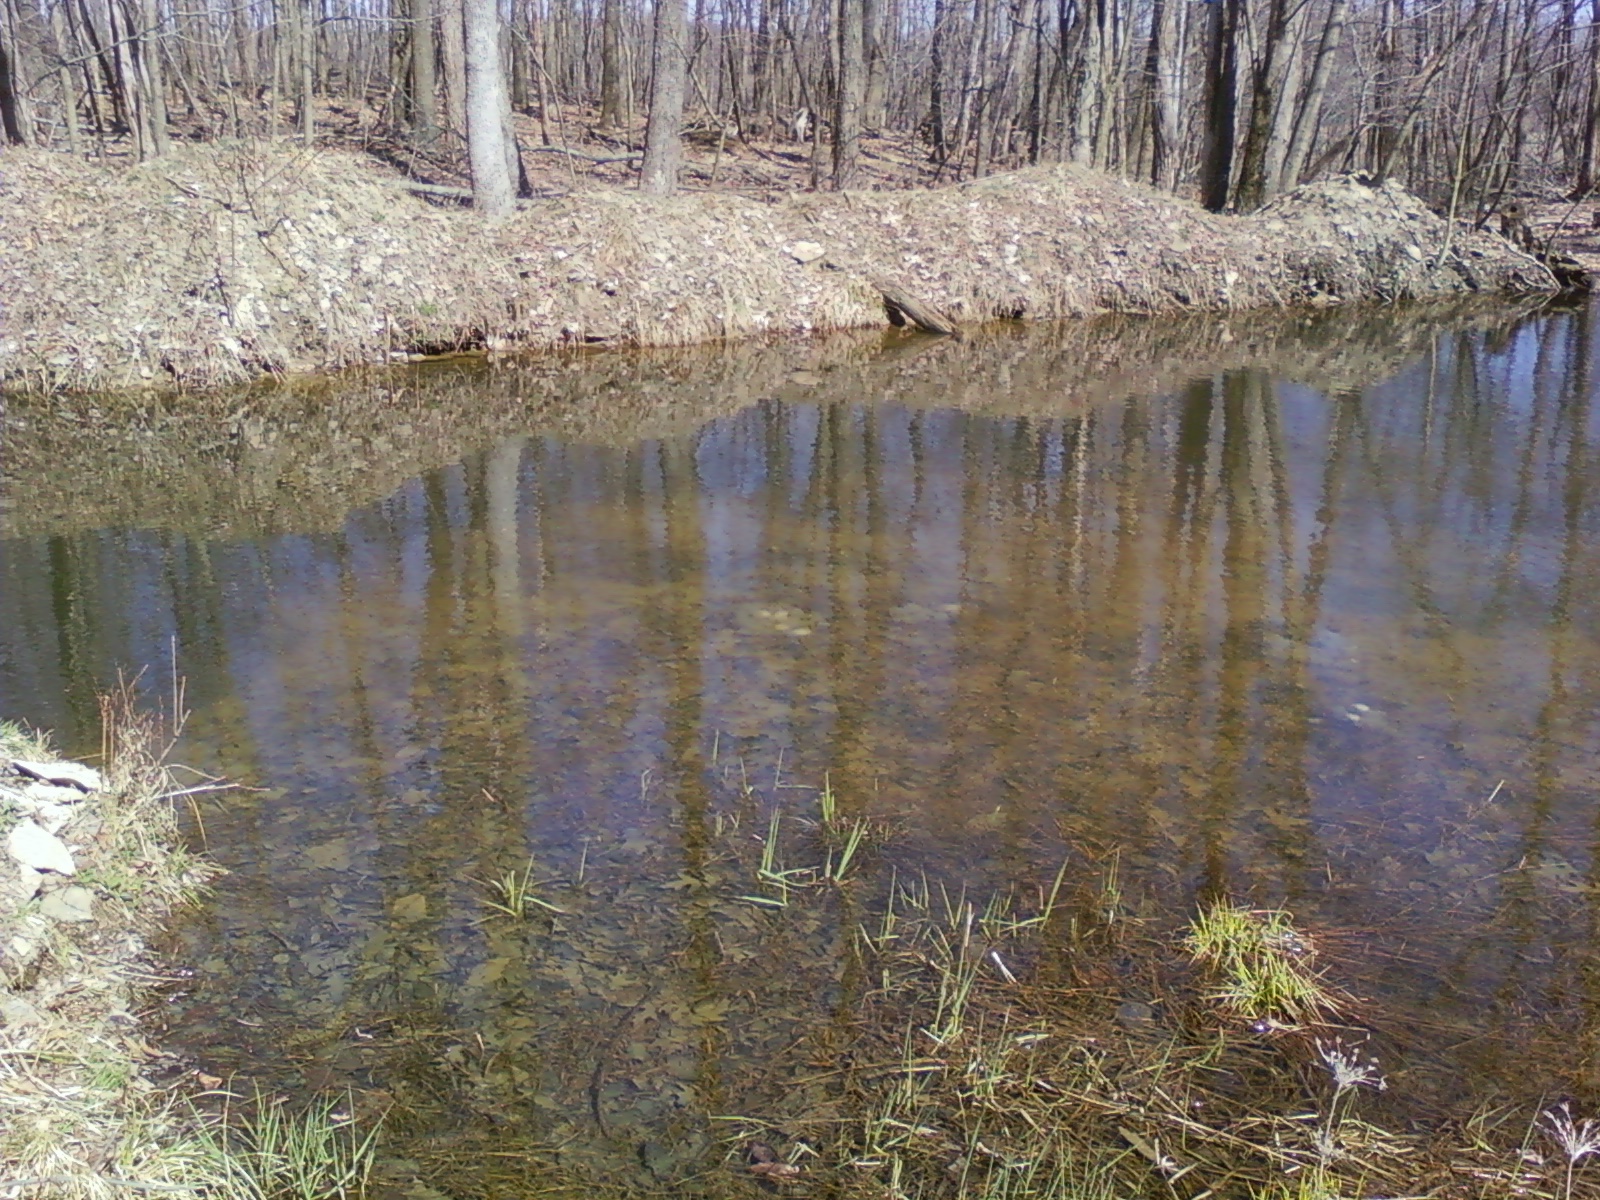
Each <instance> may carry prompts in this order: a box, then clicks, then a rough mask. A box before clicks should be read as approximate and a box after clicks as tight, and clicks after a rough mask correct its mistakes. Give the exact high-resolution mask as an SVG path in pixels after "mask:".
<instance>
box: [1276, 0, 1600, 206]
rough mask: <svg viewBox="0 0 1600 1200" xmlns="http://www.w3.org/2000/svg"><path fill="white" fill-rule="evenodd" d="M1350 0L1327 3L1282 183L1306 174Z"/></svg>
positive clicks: (1598, 5)
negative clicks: (1320, 34) (1320, 35)
mask: <svg viewBox="0 0 1600 1200" xmlns="http://www.w3.org/2000/svg"><path fill="white" fill-rule="evenodd" d="M1594 5H1595V11H1596V13H1597V14H1600V0H1594ZM1348 11H1349V0H1333V3H1332V4H1330V5H1329V6H1328V19H1327V21H1326V22H1325V23H1324V24H1323V26H1322V38H1321V40H1319V41H1318V43H1317V57H1316V58H1315V59H1314V60H1313V61H1312V64H1311V82H1310V83H1308V84H1307V85H1306V94H1305V99H1304V100H1303V101H1301V103H1300V108H1299V111H1297V112H1296V113H1295V118H1294V129H1293V131H1292V132H1291V133H1290V134H1289V149H1288V150H1287V151H1286V152H1285V154H1284V156H1283V175H1282V178H1281V180H1280V183H1281V186H1283V187H1285V188H1292V187H1294V186H1295V185H1297V184H1298V183H1299V182H1300V177H1301V176H1302V175H1304V174H1305V170H1306V162H1307V161H1308V160H1309V158H1310V157H1311V145H1312V142H1313V141H1314V140H1315V138H1316V135H1317V128H1318V126H1320V125H1321V124H1322V106H1323V102H1324V99H1325V98H1326V96H1327V94H1328V76H1329V74H1330V73H1331V71H1332V68H1333V60H1334V58H1335V57H1336V56H1337V55H1338V53H1339V43H1340V42H1341V41H1343V40H1344V24H1345V14H1346V13H1347V12H1348Z"/></svg>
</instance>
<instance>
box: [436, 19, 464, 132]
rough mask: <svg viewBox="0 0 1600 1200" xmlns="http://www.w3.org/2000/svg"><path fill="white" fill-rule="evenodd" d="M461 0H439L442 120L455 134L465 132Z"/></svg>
mask: <svg viewBox="0 0 1600 1200" xmlns="http://www.w3.org/2000/svg"><path fill="white" fill-rule="evenodd" d="M465 28H466V24H465V15H464V13H463V11H462V0H439V32H440V35H441V36H440V39H439V40H440V48H441V49H442V50H443V52H444V53H443V54H442V55H441V57H442V58H443V60H444V111H445V120H446V121H447V122H449V125H450V128H451V129H452V130H453V131H454V132H455V133H457V134H463V133H465V132H466V131H467V50H466V44H465V42H464V40H463V32H464V30H465Z"/></svg>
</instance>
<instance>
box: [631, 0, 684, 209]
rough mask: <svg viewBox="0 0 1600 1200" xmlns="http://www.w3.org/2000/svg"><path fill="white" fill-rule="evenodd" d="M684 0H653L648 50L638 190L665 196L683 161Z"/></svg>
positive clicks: (675, 182)
mask: <svg viewBox="0 0 1600 1200" xmlns="http://www.w3.org/2000/svg"><path fill="white" fill-rule="evenodd" d="M687 21H688V14H687V12H686V3H685V0H656V21H655V47H654V50H653V52H652V54H651V64H650V65H651V72H650V118H649V122H648V123H647V125H646V127H645V138H644V164H643V166H642V167H641V168H640V171H639V190H640V191H642V192H646V193H648V194H649V195H652V196H668V195H671V194H672V193H673V192H675V191H677V189H678V167H679V164H680V163H681V162H682V161H683V144H682V141H681V134H682V130H683V95H684V87H685V84H686V81H687V76H688V67H689V63H688V55H687V49H688V48H687V46H686V45H685V32H686V29H685V26H686V24H687Z"/></svg>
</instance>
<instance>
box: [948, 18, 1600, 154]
mask: <svg viewBox="0 0 1600 1200" xmlns="http://www.w3.org/2000/svg"><path fill="white" fill-rule="evenodd" d="M1594 3H1595V4H1600V0H1594ZM948 13H949V9H948V7H947V3H946V0H933V40H932V43H931V45H930V47H929V50H928V75H929V79H928V124H929V126H930V127H931V128H930V129H929V136H930V139H931V140H932V142H933V155H932V157H933V161H934V162H935V163H937V164H938V165H939V166H940V167H943V166H944V163H945V159H947V158H948V157H949V156H950V147H949V144H948V142H947V140H946V137H945V129H944V39H945V19H946V17H947V15H948Z"/></svg>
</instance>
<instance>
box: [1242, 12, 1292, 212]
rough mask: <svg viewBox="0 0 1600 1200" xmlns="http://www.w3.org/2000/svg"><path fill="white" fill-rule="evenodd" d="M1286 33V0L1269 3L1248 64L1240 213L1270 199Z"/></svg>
mask: <svg viewBox="0 0 1600 1200" xmlns="http://www.w3.org/2000/svg"><path fill="white" fill-rule="evenodd" d="M1288 32H1289V13H1288V6H1287V5H1286V3H1285V0H1269V3H1268V5H1267V20H1266V28H1265V29H1264V30H1263V31H1262V34H1261V38H1260V43H1259V46H1258V47H1257V49H1256V52H1255V61H1254V62H1253V63H1252V64H1251V65H1252V70H1251V72H1250V75H1251V80H1252V86H1251V88H1250V113H1249V119H1248V120H1247V121H1246V123H1245V135H1244V150H1243V152H1242V153H1241V154H1240V156H1239V179H1238V183H1237V185H1236V187H1235V191H1234V196H1235V204H1236V206H1237V207H1238V209H1239V210H1240V211H1241V212H1249V211H1251V210H1252V209H1256V208H1260V207H1261V205H1262V204H1264V203H1266V201H1267V200H1268V199H1270V197H1271V190H1270V183H1271V181H1270V180H1269V178H1268V175H1269V172H1268V169H1267V159H1268V152H1269V150H1268V143H1269V142H1270V141H1271V140H1272V135H1273V132H1274V127H1275V124H1276V119H1277V113H1278V109H1279V107H1280V104H1281V102H1282V98H1283V83H1284V77H1285V74H1286V69H1285V59H1286V58H1287V56H1288V54H1289V46H1288V42H1289V37H1288Z"/></svg>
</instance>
